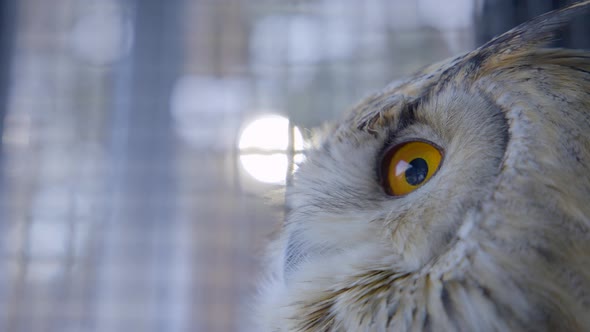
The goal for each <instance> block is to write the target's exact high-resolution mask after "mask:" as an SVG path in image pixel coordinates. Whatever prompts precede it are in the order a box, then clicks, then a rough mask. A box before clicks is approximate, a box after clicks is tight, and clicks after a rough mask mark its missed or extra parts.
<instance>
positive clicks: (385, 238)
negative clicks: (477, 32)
mask: <svg viewBox="0 0 590 332" xmlns="http://www.w3.org/2000/svg"><path fill="white" fill-rule="evenodd" d="M589 7H590V1H585V2H580V3H576V4H573V5H571V6H569V7H566V8H563V9H561V10H557V11H554V12H550V13H547V14H544V15H542V16H539V17H537V18H535V19H533V20H531V21H529V22H527V23H525V24H523V25H520V26H518V27H516V28H514V29H512V30H510V31H508V32H507V33H505V34H503V35H500V36H498V37H496V38H494V39H493V40H491V41H489V42H488V43H486V44H485V45H483V46H481V47H479V48H478V49H476V50H474V51H472V52H469V53H466V54H464V55H461V56H458V57H455V58H453V59H450V60H447V61H444V62H442V63H438V64H435V65H432V66H429V67H426V68H424V69H423V70H421V71H420V72H418V73H416V74H415V75H413V76H412V77H410V78H408V79H407V80H403V81H400V82H396V83H393V84H391V85H390V86H387V87H385V88H384V89H383V90H382V91H380V92H378V93H375V94H373V95H371V96H369V97H368V98H366V99H365V100H363V101H362V102H361V103H359V104H358V105H357V106H355V107H353V109H352V110H351V111H350V113H348V114H347V115H346V116H345V117H344V118H343V119H342V121H340V122H337V123H333V124H331V125H327V126H325V127H324V128H323V130H322V131H321V132H320V133H319V135H318V136H317V137H316V138H315V140H314V142H315V143H314V144H313V146H311V147H310V148H309V149H308V151H307V155H306V156H307V158H306V160H305V162H303V163H302V164H301V165H300V166H299V169H298V171H297V172H296V173H295V175H294V178H293V181H292V184H290V185H289V186H288V187H287V189H286V207H287V208H286V216H285V221H284V223H283V225H282V226H281V231H280V235H279V236H277V238H276V239H275V241H274V242H273V243H272V244H271V245H270V249H269V253H270V254H269V257H270V258H269V261H268V277H267V278H266V279H265V281H264V282H263V283H262V285H261V287H260V296H259V298H258V301H257V312H258V316H257V318H256V319H257V320H258V323H259V324H260V326H261V327H260V330H264V331H300V332H303V331H407V330H412V331H428V330H437V331H454V330H461V331H521V330H530V331H546V330H548V331H583V330H586V331H590V53H587V52H583V51H577V50H567V49H551V48H545V47H544V45H546V44H547V43H548V42H549V41H550V40H551V39H552V37H553V33H554V31H555V30H556V29H557V28H559V27H560V26H561V25H563V24H564V23H566V22H567V21H568V20H570V19H571V18H572V17H573V16H575V15H577V14H579V13H581V12H584V11H585V10H586V9H588V8H589Z"/></svg>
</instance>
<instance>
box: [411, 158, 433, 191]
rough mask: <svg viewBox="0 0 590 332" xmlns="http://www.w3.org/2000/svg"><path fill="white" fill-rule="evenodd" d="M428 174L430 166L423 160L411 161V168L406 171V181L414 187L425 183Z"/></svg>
mask: <svg viewBox="0 0 590 332" xmlns="http://www.w3.org/2000/svg"><path fill="white" fill-rule="evenodd" d="M427 174H428V164H427V163H426V160H424V159H422V158H416V159H414V160H412V161H410V167H408V169H406V181H408V183H409V184H411V185H413V186H417V185H419V184H420V183H422V182H424V179H426V175H427Z"/></svg>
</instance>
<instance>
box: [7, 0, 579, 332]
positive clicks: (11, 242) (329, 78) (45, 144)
mask: <svg viewBox="0 0 590 332" xmlns="http://www.w3.org/2000/svg"><path fill="white" fill-rule="evenodd" d="M567 2H568V1H555V0H554V1H548V0H547V1H545V0H538V1H516V0H513V1H505V0H495V1H494V0H489V1H484V0H447V1H437V0H417V1H415V0H363V1H360V0H357V1H352V0H291V1H289V0H283V1H280V0H252V1H245V0H169V1H164V0H1V1H0V137H1V144H0V308H1V310H0V331H11V332H13V331H14V332H20V331H49V332H53V331H60V332H62V331H64V332H73V331H213V332H216V331H255V329H252V328H250V327H249V326H250V325H249V324H246V323H245V322H246V321H248V320H249V319H250V313H249V309H250V306H251V305H252V296H253V294H255V289H256V288H255V285H256V281H257V280H258V279H259V278H260V276H261V274H260V271H261V266H260V263H261V262H260V257H261V255H262V251H263V249H264V246H265V243H266V239H267V237H268V235H269V234H270V233H271V232H272V231H273V230H274V229H276V228H277V225H278V224H279V223H280V221H281V218H282V207H281V199H282V198H281V197H280V194H279V195H278V197H277V198H276V199H275V202H273V203H272V204H271V203H270V202H269V200H268V199H267V198H266V196H267V195H268V194H269V193H270V192H275V191H277V190H280V189H281V188H282V187H283V186H284V185H285V183H287V182H288V181H289V177H290V175H291V174H292V172H293V171H295V170H296V168H297V166H296V164H297V162H300V161H302V160H303V159H304V157H303V155H302V153H301V150H302V149H303V146H304V141H305V140H306V139H308V138H309V132H310V129H311V128H314V127H317V126H319V125H320V124H321V123H322V122H324V121H327V120H334V119H338V118H339V117H340V116H341V114H343V113H344V112H345V111H346V110H347V109H348V108H349V107H350V106H351V105H353V104H354V103H356V102H357V101H358V100H359V99H360V98H361V97H363V96H365V95H367V94H368V93H369V92H371V91H374V90H375V89H379V88H381V87H383V86H385V85H386V84H387V83H388V82H390V81H392V80H395V79H398V78H401V77H403V76H405V75H407V74H409V73H411V72H412V71H414V70H416V69H418V68H419V67H421V66H423V65H426V64H429V63H431V62H434V61H438V60H441V59H444V58H446V57H449V56H452V55H456V54H459V53H461V52H464V51H467V50H470V49H472V48H473V47H475V46H477V45H479V44H481V43H483V42H485V41H487V40H488V39H489V38H491V37H492V36H494V35H496V34H498V33H501V32H504V31H506V30H508V29H509V28H510V27H512V26H514V25H515V24H517V23H520V22H522V21H524V20H525V19H527V18H530V17H533V16H535V15H538V14H540V13H543V12H546V11H548V10H551V9H552V8H556V7H560V6H562V5H564V4H565V3H567ZM588 31H589V30H588V27H587V24H585V23H584V21H583V20H580V21H579V22H577V23H574V24H573V25H571V26H570V27H569V28H568V29H566V30H565V33H564V34H563V35H562V38H561V39H560V41H559V42H558V45H561V46H575V47H588V45H587V44H588V42H589V41H590V40H589V39H588V38H587V36H588V34H587V32H588Z"/></svg>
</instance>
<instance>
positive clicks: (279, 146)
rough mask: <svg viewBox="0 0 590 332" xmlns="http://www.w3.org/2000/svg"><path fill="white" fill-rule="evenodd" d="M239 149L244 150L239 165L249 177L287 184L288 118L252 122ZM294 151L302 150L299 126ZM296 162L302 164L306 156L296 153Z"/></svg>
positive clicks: (294, 133)
mask: <svg viewBox="0 0 590 332" xmlns="http://www.w3.org/2000/svg"><path fill="white" fill-rule="evenodd" d="M238 146H239V148H240V150H241V155H240V163H241V164H242V167H243V168H244V169H245V170H246V172H248V174H250V175H251V176H252V177H254V178H255V179H256V180H258V181H261V182H265V183H277V184H284V183H285V177H286V175H287V171H288V169H289V160H288V158H287V151H288V148H289V119H287V118H285V117H283V116H279V115H268V116H264V117H262V118H259V119H257V120H255V121H253V122H251V123H250V124H249V125H248V126H246V128H245V129H244V130H243V131H242V135H241V136H240V141H239V144H238ZM248 149H250V150H251V152H250V153H249V152H248ZM293 149H294V151H301V150H302V149H303V136H302V135H301V131H300V130H299V129H298V128H297V127H294V128H293ZM264 152H269V153H268V154H265V153H264ZM294 159H296V160H295V161H296V162H300V161H302V160H303V155H302V154H297V155H295V157H294ZM294 167H295V166H294Z"/></svg>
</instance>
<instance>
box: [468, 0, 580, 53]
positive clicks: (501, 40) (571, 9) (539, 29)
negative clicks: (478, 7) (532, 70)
mask: <svg viewBox="0 0 590 332" xmlns="http://www.w3.org/2000/svg"><path fill="white" fill-rule="evenodd" d="M589 9H590V1H581V2H577V3H575V4H572V5H570V6H568V7H565V8H562V9H558V10H554V11H551V12H548V13H546V14H543V15H541V16H537V17H535V18H533V19H531V20H530V21H528V22H525V23H523V24H521V25H519V26H517V27H516V28H514V29H512V30H510V31H508V32H506V33H504V34H502V35H500V36H498V37H496V38H494V39H492V40H490V41H489V42H487V43H486V44H484V45H483V46H481V47H479V48H478V49H477V50H476V52H482V53H485V54H489V55H509V54H514V53H523V52H527V51H529V50H532V49H534V48H537V47H539V46H542V45H545V44H547V43H549V42H550V41H551V40H552V39H553V38H554V37H555V32H556V30H558V29H559V28H560V27H562V26H563V25H565V24H566V23H568V22H569V21H571V20H572V19H573V18H574V17H576V16H578V15H581V14H584V13H585V12H586V11H587V10H589Z"/></svg>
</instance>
